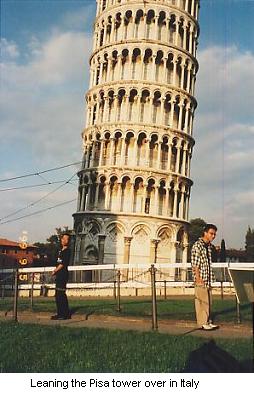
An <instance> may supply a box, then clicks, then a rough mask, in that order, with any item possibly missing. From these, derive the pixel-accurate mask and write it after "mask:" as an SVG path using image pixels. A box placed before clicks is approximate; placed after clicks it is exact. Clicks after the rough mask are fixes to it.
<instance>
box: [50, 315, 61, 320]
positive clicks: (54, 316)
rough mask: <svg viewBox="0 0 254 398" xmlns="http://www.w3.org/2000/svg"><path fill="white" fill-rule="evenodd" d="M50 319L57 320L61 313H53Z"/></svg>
mask: <svg viewBox="0 0 254 398" xmlns="http://www.w3.org/2000/svg"><path fill="white" fill-rule="evenodd" d="M50 319H51V320H52V321H57V320H58V319H59V315H53V316H52V317H51V318H50Z"/></svg>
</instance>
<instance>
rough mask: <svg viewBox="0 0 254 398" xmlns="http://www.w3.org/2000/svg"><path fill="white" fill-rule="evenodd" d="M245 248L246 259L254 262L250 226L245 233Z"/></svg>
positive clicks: (252, 233) (252, 237)
mask: <svg viewBox="0 0 254 398" xmlns="http://www.w3.org/2000/svg"><path fill="white" fill-rule="evenodd" d="M245 250H246V261H247V262H250V263H252V262H254V229H251V228H250V226H249V228H248V230H247V232H246V235H245Z"/></svg>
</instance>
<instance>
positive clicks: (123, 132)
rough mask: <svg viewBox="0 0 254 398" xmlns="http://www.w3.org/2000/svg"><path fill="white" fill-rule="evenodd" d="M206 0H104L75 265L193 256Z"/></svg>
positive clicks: (100, 0)
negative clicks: (199, 53) (193, 167)
mask: <svg viewBox="0 0 254 398" xmlns="http://www.w3.org/2000/svg"><path fill="white" fill-rule="evenodd" d="M198 12H199V0H146V1H145V0H144V1H141V0H128V1H127V0H97V14H96V19H95V22H94V36H93V51H92V54H91V57H90V87H89V90H88V91H87V93H86V104H87V119H86V127H85V129H84V131H83V133H82V139H83V151H84V156H83V162H82V167H81V169H80V171H79V172H78V176H79V194H78V205H77V211H76V213H75V214H74V215H73V217H74V230H75V233H76V247H75V263H77V264H103V263H105V264H109V263H117V264H121V263H122V264H127V263H131V264H144V263H145V264H147V263H151V262H157V263H174V262H186V261H187V247H188V233H187V231H188V225H189V223H188V213H189V200H190V191H191V186H192V181H191V179H190V161H191V157H192V150H193V146H194V139H193V134H192V131H193V118H194V111H195V108H196V106H197V102H196V99H195V97H194V86H195V80H196V74H197V71H198V63H197V60H196V49H197V42H198V36H199V25H198V22H197V19H198Z"/></svg>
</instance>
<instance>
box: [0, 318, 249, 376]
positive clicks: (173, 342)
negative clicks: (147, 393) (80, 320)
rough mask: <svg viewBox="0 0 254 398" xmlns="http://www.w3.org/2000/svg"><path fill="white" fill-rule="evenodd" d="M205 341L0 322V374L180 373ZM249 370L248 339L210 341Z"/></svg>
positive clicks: (137, 333) (195, 338) (117, 331)
mask: <svg viewBox="0 0 254 398" xmlns="http://www.w3.org/2000/svg"><path fill="white" fill-rule="evenodd" d="M205 342H207V340H206V339H205V338H200V337H196V336H170V335H164V334H159V333H156V332H134V331H128V332H126V331H120V330H103V329H87V328H85V329H81V328H78V329H76V328H75V329H72V328H67V327H59V326H41V325H29V324H15V323H13V322H7V321H4V322H0V372H7V373H8V372H15V373H19V372H24V373H28V372H40V373H41V372H69V373H71V372H101V373H102V372H115V373H120V372H123V373H125V372H131V373H132V372H140V373H143V372H158V373H161V372H163V373H164V372H181V371H183V369H184V368H185V366H186V363H187V359H188V357H189V354H190V353H191V352H192V351H193V350H196V349H198V348H200V347H201V346H202V345H203V344H204V343H205ZM216 344H217V346H218V347H220V348H222V349H223V350H225V351H226V352H227V353H229V354H231V355H232V356H233V357H234V358H236V359H237V360H238V361H240V363H241V364H242V366H243V371H251V359H252V355H253V348H252V339H237V340H235V339H221V340H220V339H216Z"/></svg>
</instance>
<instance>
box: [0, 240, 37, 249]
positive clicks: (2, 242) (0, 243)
mask: <svg viewBox="0 0 254 398" xmlns="http://www.w3.org/2000/svg"><path fill="white" fill-rule="evenodd" d="M19 244H20V242H15V241H13V240H9V239H5V238H0V246H12V247H19ZM27 247H31V248H32V247H37V246H34V245H29V244H28V246H27Z"/></svg>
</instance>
